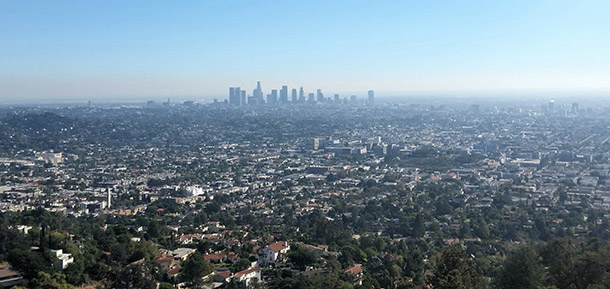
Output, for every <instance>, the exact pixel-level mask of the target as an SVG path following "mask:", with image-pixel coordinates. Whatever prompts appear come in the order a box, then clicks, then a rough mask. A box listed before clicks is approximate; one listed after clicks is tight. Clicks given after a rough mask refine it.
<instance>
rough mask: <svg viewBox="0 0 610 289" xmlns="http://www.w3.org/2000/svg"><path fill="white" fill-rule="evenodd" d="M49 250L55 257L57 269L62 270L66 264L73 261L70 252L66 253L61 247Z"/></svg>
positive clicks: (66, 266)
mask: <svg viewBox="0 0 610 289" xmlns="http://www.w3.org/2000/svg"><path fill="white" fill-rule="evenodd" d="M51 252H53V254H54V255H55V257H57V263H55V266H56V267H57V270H64V269H66V268H68V265H70V264H71V263H73V262H74V258H73V257H72V254H66V253H64V252H63V251H62V250H61V249H59V250H51Z"/></svg>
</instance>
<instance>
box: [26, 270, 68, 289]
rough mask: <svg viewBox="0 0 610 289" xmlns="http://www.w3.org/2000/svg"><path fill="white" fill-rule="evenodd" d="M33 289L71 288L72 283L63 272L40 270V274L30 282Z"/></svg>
mask: <svg viewBox="0 0 610 289" xmlns="http://www.w3.org/2000/svg"><path fill="white" fill-rule="evenodd" d="M29 286H30V288H32V289H71V288H73V287H72V285H70V284H68V283H67V282H66V278H65V276H64V275H63V274H60V273H54V274H53V275H51V274H49V273H46V272H39V273H38V276H37V277H36V278H34V279H32V281H31V283H30V285H29Z"/></svg>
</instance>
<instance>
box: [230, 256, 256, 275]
mask: <svg viewBox="0 0 610 289" xmlns="http://www.w3.org/2000/svg"><path fill="white" fill-rule="evenodd" d="M250 264H252V262H250V260H249V259H246V258H241V259H239V260H237V262H235V263H233V265H231V272H234V273H235V272H239V271H242V270H246V269H248V268H249V267H250Z"/></svg>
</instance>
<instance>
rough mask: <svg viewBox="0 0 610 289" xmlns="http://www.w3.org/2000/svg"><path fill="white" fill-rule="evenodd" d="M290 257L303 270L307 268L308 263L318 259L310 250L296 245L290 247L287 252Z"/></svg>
mask: <svg viewBox="0 0 610 289" xmlns="http://www.w3.org/2000/svg"><path fill="white" fill-rule="evenodd" d="M287 256H288V259H290V262H292V263H293V264H294V265H296V266H297V267H298V268H300V269H301V270H305V267H306V266H307V265H311V264H313V263H314V262H315V261H316V257H315V256H314V255H313V253H312V252H310V251H309V250H307V249H305V248H302V247H300V246H295V247H294V248H291V249H290V252H288V254H287Z"/></svg>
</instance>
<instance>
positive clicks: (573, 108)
mask: <svg viewBox="0 0 610 289" xmlns="http://www.w3.org/2000/svg"><path fill="white" fill-rule="evenodd" d="M577 113H578V103H576V102H575V103H572V114H577Z"/></svg>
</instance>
